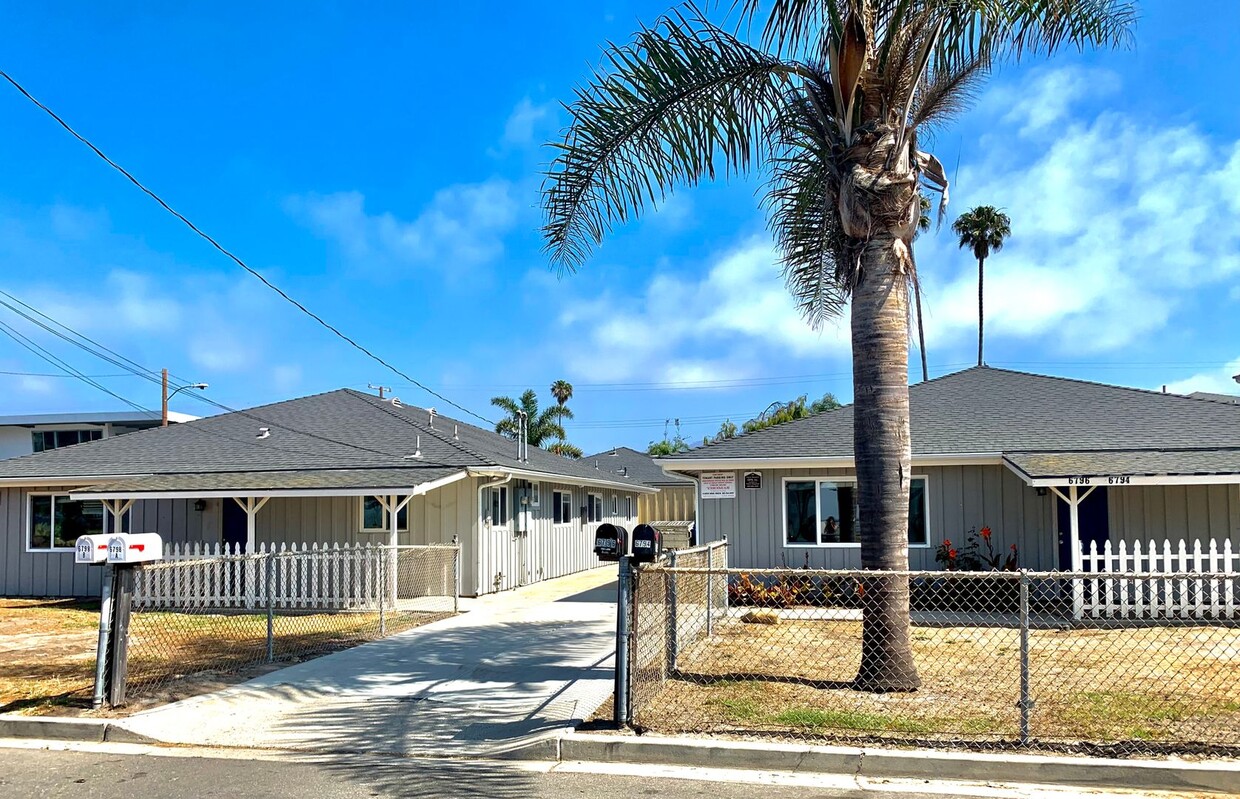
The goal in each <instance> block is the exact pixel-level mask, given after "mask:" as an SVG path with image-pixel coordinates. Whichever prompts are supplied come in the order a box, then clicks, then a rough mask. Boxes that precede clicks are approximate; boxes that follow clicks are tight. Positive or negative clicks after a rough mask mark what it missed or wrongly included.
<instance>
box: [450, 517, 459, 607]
mask: <svg viewBox="0 0 1240 799" xmlns="http://www.w3.org/2000/svg"><path fill="white" fill-rule="evenodd" d="M452 546H454V547H456V549H455V550H454V551H453V553H452V612H453V613H460V612H461V541H460V536H455V535H454V536H452Z"/></svg>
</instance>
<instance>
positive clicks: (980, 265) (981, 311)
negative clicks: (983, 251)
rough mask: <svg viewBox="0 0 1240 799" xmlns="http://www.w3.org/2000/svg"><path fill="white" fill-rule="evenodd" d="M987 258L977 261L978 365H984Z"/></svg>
mask: <svg viewBox="0 0 1240 799" xmlns="http://www.w3.org/2000/svg"><path fill="white" fill-rule="evenodd" d="M985 264H986V259H985V258H978V259H977V365H978V366H981V365H982V332H983V329H984V328H985V326H986V321H985V320H986V317H985V303H984V301H983V299H982V298H983V296H984V295H983V293H982V278H983V275H984V271H985V269H984V267H985Z"/></svg>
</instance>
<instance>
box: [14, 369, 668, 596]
mask: <svg viewBox="0 0 1240 799" xmlns="http://www.w3.org/2000/svg"><path fill="white" fill-rule="evenodd" d="M655 491H656V489H653V488H650V487H648V486H645V485H643V484H642V483H640V482H638V481H636V480H631V479H628V478H626V477H624V476H622V475H618V474H614V473H611V472H600V471H599V470H598V469H595V468H594V466H593V465H592V464H587V463H584V462H580V461H570V460H567V459H565V458H562V457H559V456H556V455H552V454H551V453H549V452H546V451H544V450H541V449H538V448H537V447H527V448H525V451H523V452H519V448H518V445H517V443H516V442H514V441H512V440H510V439H508V438H505V437H504V436H501V435H498V434H496V433H494V432H492V431H491V430H486V429H483V428H480V427H475V426H473V425H470V424H466V423H464V422H460V421H457V420H454V419H450V418H448V417H445V416H441V415H439V414H437V413H436V412H435V411H434V410H433V409H424V408H416V407H412V406H406V405H402V404H401V403H400V401H399V400H398V399H393V398H388V399H380V398H378V397H374V396H371V395H368V394H363V393H360V392H357V391H352V390H349V389H341V390H338V391H331V392H328V393H324V394H318V395H314V396H309V397H304V398H301V399H293V400H288V401H286V402H279V403H275V404H272V405H265V406H262V407H257V408H252V409H250V410H243V411H238V412H235V413H227V414H222V415H220V416H213V417H208V418H204V419H199V420H196V421H189V422H186V423H183V424H178V425H173V426H169V427H164V428H160V427H157V428H154V429H150V430H143V431H140V432H136V433H130V434H128V435H124V436H117V437H115V438H105V439H100V440H95V441H87V442H84V443H79V444H76V445H73V446H67V447H63V448H59V449H54V450H51V451H47V452H41V453H37V454H32V455H26V456H24V457H18V458H12V459H8V460H4V461H0V596H90V595H98V592H99V590H100V579H101V577H100V570H99V569H92V568H90V567H85V566H76V565H75V564H74V562H73V559H74V555H73V549H72V547H73V545H74V542H75V540H76V538H77V537H78V536H79V535H82V534H85V533H92V532H95V533H98V532H110V531H111V530H113V529H116V528H117V527H118V526H119V527H120V528H121V529H123V530H126V531H129V532H155V533H159V534H160V535H161V536H163V538H164V540H165V541H166V542H170V543H172V544H184V543H186V542H190V543H194V542H199V543H204V544H212V545H216V544H219V543H221V542H223V543H225V544H228V545H231V546H232V547H233V548H235V549H242V550H245V551H250V552H253V551H256V547H260V546H270V545H272V544H297V545H305V544H342V545H351V544H359V543H385V544H386V543H397V544H435V543H443V544H446V543H451V542H452V540H453V538H454V537H456V538H458V539H459V543H460V545H461V564H462V566H461V592H462V593H463V594H466V595H476V594H482V593H488V592H492V591H502V590H504V589H508V588H513V587H516V586H518V585H524V584H526V583H530V582H535V581H538V580H544V579H548V578H551V577H557V576H560V575H564V574H570V573H572V572H576V571H580V570H583V569H587V568H591V567H593V566H595V565H597V563H598V561H597V559H596V558H595V557H594V554H593V546H594V530H595V528H596V527H597V526H598V525H599V524H601V523H603V522H612V523H619V524H629V525H631V524H633V523H634V522H633V521H632V520H633V519H635V517H636V513H637V499H638V497H640V496H643V495H645V494H650V493H654V492H655ZM118 518H119V520H120V523H119V525H118V524H117V519H118Z"/></svg>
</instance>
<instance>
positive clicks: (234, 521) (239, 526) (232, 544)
mask: <svg viewBox="0 0 1240 799" xmlns="http://www.w3.org/2000/svg"><path fill="white" fill-rule="evenodd" d="M223 502H224V524H223V531H224V536H223V538H224V546H225V547H226V548H227V549H228V550H229V551H230V552H245V544H246V538H247V535H246V532H247V529H248V525H247V524H246V513H245V510H243V509H242V507H241V506H240V505H238V504H237V500H235V499H233V498H232V497H225V498H224V500H223Z"/></svg>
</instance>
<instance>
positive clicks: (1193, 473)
mask: <svg viewBox="0 0 1240 799" xmlns="http://www.w3.org/2000/svg"><path fill="white" fill-rule="evenodd" d="M1003 465H1004V466H1006V467H1007V468H1009V469H1011V470H1012V471H1013V472H1014V473H1015V474H1016V475H1017V476H1019V477H1020V478H1021V479H1022V480H1024V481H1025V483H1026V484H1027V485H1030V486H1034V487H1036V488H1056V487H1068V486H1083V487H1092V486H1141V485H1232V484H1240V448H1228V447H1223V448H1215V449H1158V450H1135V449H1131V450H1091V451H1056V452H1008V453H1005V454H1004V456H1003Z"/></svg>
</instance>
